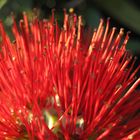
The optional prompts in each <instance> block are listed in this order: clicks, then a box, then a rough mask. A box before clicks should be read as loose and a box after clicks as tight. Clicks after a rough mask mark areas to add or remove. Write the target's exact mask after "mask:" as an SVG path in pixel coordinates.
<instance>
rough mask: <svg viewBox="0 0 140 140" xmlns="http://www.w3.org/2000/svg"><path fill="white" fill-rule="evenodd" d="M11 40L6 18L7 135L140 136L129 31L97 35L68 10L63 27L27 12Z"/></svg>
mask: <svg viewBox="0 0 140 140" xmlns="http://www.w3.org/2000/svg"><path fill="white" fill-rule="evenodd" d="M12 32H13V35H14V37H15V41H13V42H11V41H10V39H9V37H8V35H7V34H6V33H5V31H4V28H3V25H2V23H0V33H1V42H0V49H1V50H0V139H1V140H26V139H27V140H28V139H30V140H56V139H58V140H63V139H65V140H74V139H75V140H88V139H92V140H128V139H135V140H138V139H140V111H139V110H140V93H138V92H135V89H136V88H137V86H138V85H139V84H140V78H136V77H135V75H136V73H137V72H138V71H139V69H140V67H138V68H136V69H135V70H134V69H133V66H134V63H135V61H136V58H134V57H133V56H132V55H131V54H130V52H128V51H127V50H126V44H127V41H128V39H129V33H127V34H126V36H125V38H124V40H123V39H122V38H123V34H124V32H123V29H120V32H119V33H118V34H117V33H116V28H111V29H109V19H108V20H107V22H106V25H105V24H104V21H103V20H102V19H101V20H100V24H99V27H98V28H97V29H95V30H94V31H93V35H92V36H90V32H89V31H88V30H86V29H85V28H84V26H83V24H82V18H81V17H77V16H76V15H74V14H70V15H68V14H67V13H66V12H65V14H64V24H63V27H61V28H60V27H59V26H58V23H57V21H56V20H55V19H54V13H53V15H52V17H51V19H49V20H39V19H37V18H35V19H33V21H32V22H30V23H29V22H28V20H27V16H26V14H23V20H20V22H19V26H17V25H16V22H15V20H14V23H13V27H12Z"/></svg>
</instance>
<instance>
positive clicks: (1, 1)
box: [0, 0, 7, 9]
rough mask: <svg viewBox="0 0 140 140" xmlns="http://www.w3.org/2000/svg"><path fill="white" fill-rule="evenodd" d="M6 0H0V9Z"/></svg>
mask: <svg viewBox="0 0 140 140" xmlns="http://www.w3.org/2000/svg"><path fill="white" fill-rule="evenodd" d="M6 2H7V0H0V9H1V8H2V7H3V6H4V5H5V4H6Z"/></svg>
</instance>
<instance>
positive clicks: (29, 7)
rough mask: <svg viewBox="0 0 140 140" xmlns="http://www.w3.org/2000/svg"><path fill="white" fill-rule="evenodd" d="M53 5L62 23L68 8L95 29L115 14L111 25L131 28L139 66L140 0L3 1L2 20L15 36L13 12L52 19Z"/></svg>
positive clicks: (18, 16)
mask: <svg viewBox="0 0 140 140" xmlns="http://www.w3.org/2000/svg"><path fill="white" fill-rule="evenodd" d="M52 8H55V9H56V11H57V12H56V17H57V19H58V21H60V22H62V20H63V8H66V9H67V11H68V12H73V11H74V12H75V13H77V14H78V15H82V17H83V23H84V24H85V25H87V26H90V27H92V28H94V27H97V26H98V23H99V19H100V18H104V19H106V18H107V17H111V26H115V27H117V28H118V30H119V28H124V29H125V32H127V31H131V35H130V40H129V43H128V45H127V48H128V49H129V50H131V51H132V52H133V54H134V55H136V56H137V57H138V60H137V63H136V66H137V65H139V64H140V0H0V19H2V21H3V23H4V25H5V29H6V31H7V32H8V34H9V35H10V36H11V30H10V27H11V25H12V19H11V12H13V13H14V15H15V17H16V20H17V21H18V20H19V19H21V18H22V12H23V11H26V13H27V14H28V16H29V18H30V17H32V16H33V15H34V14H36V15H39V17H40V18H48V17H49V16H50V15H51V9H52Z"/></svg>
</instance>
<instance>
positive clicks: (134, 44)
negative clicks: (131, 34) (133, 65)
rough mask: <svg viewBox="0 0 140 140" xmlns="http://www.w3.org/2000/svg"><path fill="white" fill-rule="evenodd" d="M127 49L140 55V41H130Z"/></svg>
mask: <svg viewBox="0 0 140 140" xmlns="http://www.w3.org/2000/svg"><path fill="white" fill-rule="evenodd" d="M127 49H129V50H131V51H132V52H133V53H135V54H138V53H140V41H139V40H136V39H133V40H131V39H130V40H129V41H128V44H127Z"/></svg>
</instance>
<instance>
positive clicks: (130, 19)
mask: <svg viewBox="0 0 140 140" xmlns="http://www.w3.org/2000/svg"><path fill="white" fill-rule="evenodd" d="M95 2H96V4H97V5H98V6H99V7H100V8H102V9H103V10H104V11H106V12H107V13H108V14H110V16H112V17H114V18H115V19H117V20H119V21H121V22H122V23H123V24H125V25H127V26H128V27H129V28H130V29H132V30H133V31H135V32H136V33H138V34H140V10H139V9H138V8H137V7H136V6H134V5H133V4H131V3H130V2H128V1H126V0H96V1H95Z"/></svg>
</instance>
